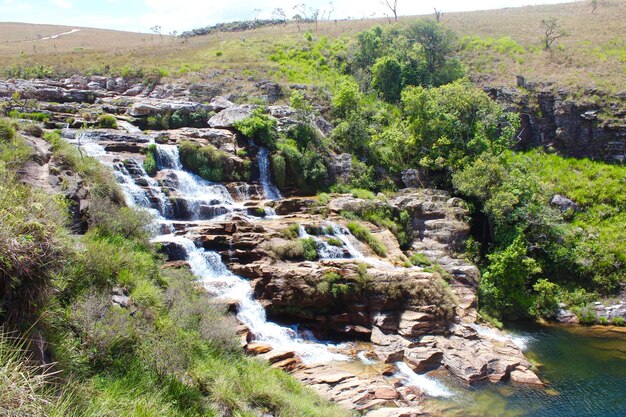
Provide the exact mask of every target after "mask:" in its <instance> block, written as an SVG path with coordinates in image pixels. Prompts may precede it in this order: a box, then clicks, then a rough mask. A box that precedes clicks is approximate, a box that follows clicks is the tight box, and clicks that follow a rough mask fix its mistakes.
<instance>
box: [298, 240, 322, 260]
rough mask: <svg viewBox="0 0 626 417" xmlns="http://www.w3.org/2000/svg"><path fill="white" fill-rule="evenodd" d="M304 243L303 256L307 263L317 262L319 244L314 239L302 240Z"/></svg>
mask: <svg viewBox="0 0 626 417" xmlns="http://www.w3.org/2000/svg"><path fill="white" fill-rule="evenodd" d="M300 241H301V242H302V254H303V256H304V259H306V260H307V261H316V260H317V259H318V258H319V254H318V253H317V242H316V241H315V239H313V238H312V237H309V238H306V239H300Z"/></svg>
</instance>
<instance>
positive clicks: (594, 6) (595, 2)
mask: <svg viewBox="0 0 626 417" xmlns="http://www.w3.org/2000/svg"><path fill="white" fill-rule="evenodd" d="M597 8H598V0H591V14H594V13H595V12H596V9H597Z"/></svg>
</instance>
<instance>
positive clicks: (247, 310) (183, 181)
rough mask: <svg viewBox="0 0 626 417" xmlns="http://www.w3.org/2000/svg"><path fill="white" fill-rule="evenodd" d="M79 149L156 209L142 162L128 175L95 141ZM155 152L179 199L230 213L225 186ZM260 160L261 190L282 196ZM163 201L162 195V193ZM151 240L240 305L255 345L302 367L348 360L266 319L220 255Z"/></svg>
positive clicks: (140, 203)
mask: <svg viewBox="0 0 626 417" xmlns="http://www.w3.org/2000/svg"><path fill="white" fill-rule="evenodd" d="M76 142H78V141H76ZM77 144H79V143H77ZM80 146H81V147H82V148H83V149H85V150H86V151H88V153H89V154H90V155H92V156H94V157H96V158H98V159H99V160H101V161H102V162H103V163H105V164H106V165H108V166H111V167H112V168H113V169H114V173H115V176H116V178H117V180H118V182H119V183H120V186H121V188H122V191H123V192H124V194H125V197H126V199H127V201H128V204H129V205H132V206H137V207H141V208H144V209H149V210H151V209H152V210H151V211H156V210H153V209H154V208H153V207H152V206H153V204H152V202H151V201H152V200H153V198H151V195H150V192H149V191H148V190H150V191H152V189H153V188H154V189H156V190H158V192H159V193H160V194H161V195H163V193H162V192H161V190H160V188H159V185H158V184H157V182H156V181H155V180H154V179H152V178H150V177H149V176H147V174H146V173H145V171H144V170H143V168H142V167H141V164H138V163H137V162H136V161H130V162H131V163H132V168H133V169H132V172H133V173H132V174H131V173H130V172H129V170H128V169H127V168H126V166H125V165H124V164H123V163H120V162H116V163H113V162H110V161H109V160H108V158H109V157H110V155H109V154H108V153H107V152H106V151H105V150H104V148H102V147H101V146H100V145H98V144H97V143H95V142H91V141H88V140H87V141H84V143H80ZM156 151H157V152H156V163H157V168H158V169H159V170H163V171H168V172H167V174H171V175H173V177H174V178H175V179H176V180H175V181H174V183H175V184H174V187H173V188H174V189H175V192H176V193H178V194H179V195H180V196H181V197H182V198H184V199H186V200H188V201H192V202H194V203H193V204H192V205H195V206H196V207H199V206H201V205H205V204H206V205H221V206H222V207H224V208H225V209H226V210H228V211H232V210H233V208H234V203H233V199H232V197H231V195H230V194H229V193H228V190H227V189H226V188H225V187H224V186H222V185H218V184H212V183H209V182H208V181H205V180H203V179H202V178H200V177H198V176H196V175H194V174H191V173H189V172H187V171H185V170H183V167H182V164H181V163H180V158H179V155H178V148H177V147H176V146H168V145H157V149H156ZM261 159H264V160H265V170H264V171H262V172H265V174H264V176H263V178H264V184H263V185H264V189H265V187H266V186H268V187H267V188H268V189H269V190H270V198H280V193H278V190H275V192H273V191H272V189H275V187H274V186H273V185H272V184H271V182H270V181H269V175H268V174H269V171H268V170H269V167H268V162H267V153H265V158H261ZM163 197H165V196H164V195H163ZM159 211H160V213H157V215H156V217H157V218H158V219H159V220H162V221H167V220H165V219H164V216H168V211H167V210H159ZM161 214H162V215H161ZM195 214H196V215H197V216H200V214H201V212H200V210H198V209H197V208H196V213H195ZM269 214H270V215H275V212H272V211H271V210H269ZM166 233H172V229H171V228H170V229H168V230H167V232H166ZM155 241H158V242H173V243H175V244H178V245H179V246H180V247H182V248H184V250H185V252H186V254H187V261H188V262H189V265H190V267H191V269H192V271H193V273H194V274H195V275H196V276H198V278H199V279H200V280H201V282H202V283H203V285H204V286H205V288H206V290H207V291H208V292H209V293H210V294H211V295H214V296H216V297H219V298H223V299H225V300H236V301H237V304H238V307H239V312H238V315H237V317H238V318H239V320H240V321H241V322H242V323H244V324H245V325H246V326H247V327H248V328H249V329H250V330H251V332H252V333H253V334H254V335H255V338H256V340H257V341H259V342H263V343H268V344H270V345H271V346H272V347H273V348H274V349H277V350H285V351H293V352H296V353H297V354H298V355H299V356H300V357H301V358H302V360H303V361H304V362H306V363H314V362H330V361H336V360H340V361H344V360H348V359H349V358H348V357H347V356H345V355H342V354H338V353H334V352H333V351H332V350H333V349H332V346H330V345H326V344H323V343H319V342H315V343H314V342H309V341H306V340H304V339H303V338H302V337H301V336H300V335H299V334H298V332H296V331H294V330H292V329H290V328H288V327H283V326H280V325H278V324H276V323H272V322H270V321H268V320H267V317H266V314H265V310H264V309H263V306H262V305H261V304H260V303H259V302H257V301H256V300H254V298H253V292H252V287H251V286H250V284H249V282H248V281H246V280H244V279H243V278H241V277H238V276H236V275H234V274H233V273H231V272H230V271H229V270H228V269H227V267H226V265H225V264H224V263H223V262H222V260H221V258H220V256H219V254H217V253H215V252H209V251H205V250H204V249H202V248H197V247H196V246H195V245H194V243H193V242H192V241H191V240H190V239H187V238H185V237H181V236H175V235H173V234H165V235H161V236H159V237H157V238H156V239H155Z"/></svg>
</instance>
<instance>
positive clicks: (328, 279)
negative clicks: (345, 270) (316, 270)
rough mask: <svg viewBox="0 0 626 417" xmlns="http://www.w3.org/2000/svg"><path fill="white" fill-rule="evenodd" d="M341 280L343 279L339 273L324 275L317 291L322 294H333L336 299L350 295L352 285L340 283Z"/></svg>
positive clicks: (317, 286) (316, 287)
mask: <svg viewBox="0 0 626 417" xmlns="http://www.w3.org/2000/svg"><path fill="white" fill-rule="evenodd" d="M341 280H342V277H341V275H339V274H338V273H336V272H327V273H325V274H324V275H322V277H321V280H320V281H319V282H318V283H317V285H316V286H315V289H316V290H317V292H318V293H320V294H325V295H327V294H331V295H332V296H333V297H334V298H338V297H340V296H342V295H346V294H349V292H350V285H348V284H347V283H342V282H340V281H341Z"/></svg>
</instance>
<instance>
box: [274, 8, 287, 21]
mask: <svg viewBox="0 0 626 417" xmlns="http://www.w3.org/2000/svg"><path fill="white" fill-rule="evenodd" d="M272 19H276V20H287V13H285V10H284V9H282V8H280V7H277V8H276V9H274V11H273V12H272Z"/></svg>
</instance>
